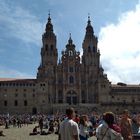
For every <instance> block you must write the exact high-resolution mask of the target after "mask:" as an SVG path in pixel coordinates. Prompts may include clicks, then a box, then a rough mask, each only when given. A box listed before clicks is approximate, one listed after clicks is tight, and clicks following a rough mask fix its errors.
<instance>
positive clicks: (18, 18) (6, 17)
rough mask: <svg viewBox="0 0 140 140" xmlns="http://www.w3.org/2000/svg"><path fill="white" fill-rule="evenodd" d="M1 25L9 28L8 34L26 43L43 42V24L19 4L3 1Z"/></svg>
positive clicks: (38, 43)
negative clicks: (41, 39) (41, 38)
mask: <svg viewBox="0 0 140 140" xmlns="http://www.w3.org/2000/svg"><path fill="white" fill-rule="evenodd" d="M0 26H1V28H2V27H3V28H4V29H5V30H7V32H6V33H7V36H10V35H11V36H14V37H16V38H18V39H21V40H22V41H24V42H25V43H34V44H36V45H39V46H40V44H41V42H40V36H41V34H42V32H43V31H42V30H43V24H41V23H40V22H39V20H38V18H37V17H36V16H34V15H32V14H31V13H30V12H29V11H27V10H26V9H23V8H21V7H19V6H17V5H14V6H12V5H8V4H7V3H5V2H4V1H3V2H1V4H0ZM6 33H5V34H6ZM1 35H2V33H1Z"/></svg>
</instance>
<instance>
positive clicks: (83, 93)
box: [81, 90, 86, 103]
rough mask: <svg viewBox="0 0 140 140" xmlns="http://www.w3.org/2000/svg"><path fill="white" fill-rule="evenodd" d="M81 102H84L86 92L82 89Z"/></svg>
mask: <svg viewBox="0 0 140 140" xmlns="http://www.w3.org/2000/svg"><path fill="white" fill-rule="evenodd" d="M81 98H82V103H86V93H85V91H84V90H82V92H81Z"/></svg>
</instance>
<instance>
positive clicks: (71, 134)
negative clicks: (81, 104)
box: [58, 108, 79, 140]
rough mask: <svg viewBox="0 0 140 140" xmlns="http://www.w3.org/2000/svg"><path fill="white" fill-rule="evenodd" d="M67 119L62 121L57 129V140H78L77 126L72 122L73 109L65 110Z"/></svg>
mask: <svg viewBox="0 0 140 140" xmlns="http://www.w3.org/2000/svg"><path fill="white" fill-rule="evenodd" d="M66 115H67V118H65V119H64V121H62V123H61V124H60V129H59V138H58V139H59V140H79V128H78V124H77V123H76V122H75V121H73V119H74V117H75V112H74V109H73V108H69V109H66Z"/></svg>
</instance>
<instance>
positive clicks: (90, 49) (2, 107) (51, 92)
mask: <svg viewBox="0 0 140 140" xmlns="http://www.w3.org/2000/svg"><path fill="white" fill-rule="evenodd" d="M42 44H43V46H42V48H41V63H40V66H39V67H38V72H37V77H36V79H6V78H0V113H7V112H9V113H12V114H14V113H19V114H22V113H33V114H36V113H38V112H43V113H47V112H48V113H55V112H62V111H64V110H65V108H67V107H70V106H71V107H74V108H75V109H76V110H78V111H80V112H89V111H98V112H104V111H105V110H111V111H113V112H120V111H121V110H123V109H126V108H127V109H129V110H131V111H133V112H134V111H139V105H140V85H127V84H124V83H118V84H116V85H113V84H111V82H110V81H109V80H108V78H107V75H106V74H104V70H103V68H102V66H101V65H100V51H99V48H98V38H97V37H96V36H95V35H94V29H93V27H92V25H91V21H90V18H89V17H88V22H87V26H86V32H85V36H84V40H83V43H82V49H83V54H82V55H80V52H78V51H77V50H76V46H75V45H74V42H73V40H72V38H71V35H70V37H69V39H68V43H67V44H66V46H65V50H64V51H62V56H61V59H60V60H58V50H57V45H56V44H57V39H56V35H55V33H54V31H53V24H52V22H51V18H50V15H49V17H48V22H47V24H46V28H45V33H44V34H43V35H42ZM80 56H81V57H80Z"/></svg>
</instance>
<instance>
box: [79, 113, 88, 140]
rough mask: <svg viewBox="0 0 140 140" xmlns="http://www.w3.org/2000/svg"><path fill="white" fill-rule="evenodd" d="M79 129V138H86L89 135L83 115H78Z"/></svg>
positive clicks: (85, 139) (82, 139) (86, 139)
mask: <svg viewBox="0 0 140 140" xmlns="http://www.w3.org/2000/svg"><path fill="white" fill-rule="evenodd" d="M79 129H80V140H88V136H89V132H88V124H87V122H86V120H85V116H84V115H82V116H81V117H80V122H79Z"/></svg>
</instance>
